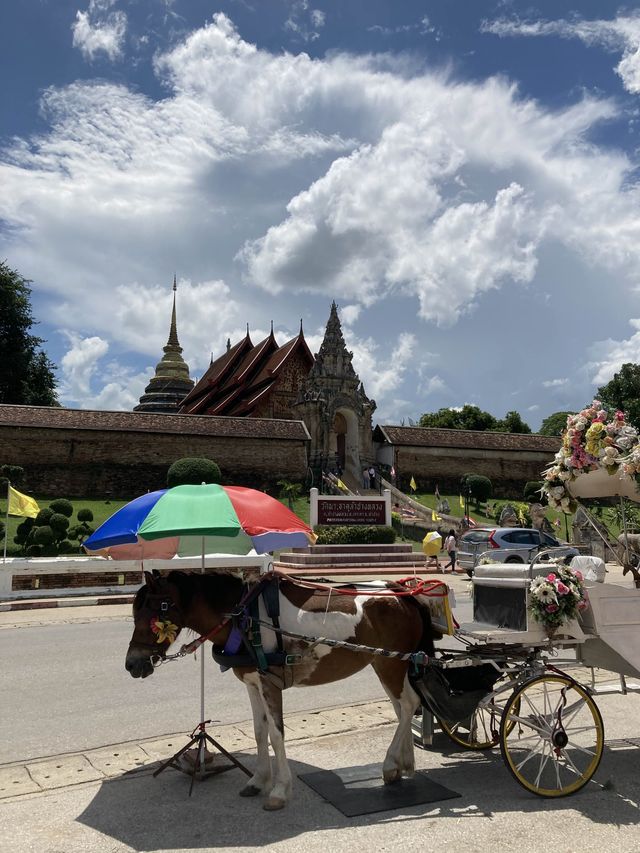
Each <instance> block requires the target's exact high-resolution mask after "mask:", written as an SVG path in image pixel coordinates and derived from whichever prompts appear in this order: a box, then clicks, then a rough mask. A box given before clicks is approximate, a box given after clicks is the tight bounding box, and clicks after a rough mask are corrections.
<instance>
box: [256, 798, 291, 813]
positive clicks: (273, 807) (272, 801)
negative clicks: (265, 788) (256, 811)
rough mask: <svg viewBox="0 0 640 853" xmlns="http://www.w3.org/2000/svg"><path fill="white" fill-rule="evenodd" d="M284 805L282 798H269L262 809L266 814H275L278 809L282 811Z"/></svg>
mask: <svg viewBox="0 0 640 853" xmlns="http://www.w3.org/2000/svg"><path fill="white" fill-rule="evenodd" d="M286 804H287V803H286V800H283V799H282V797H269V799H268V800H267V801H266V802H265V803H264V804H263V806H262V808H263V809H264V810H265V811H266V812H277V811H278V810H279V809H283V808H284V807H285V806H286Z"/></svg>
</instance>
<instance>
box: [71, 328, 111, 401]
mask: <svg viewBox="0 0 640 853" xmlns="http://www.w3.org/2000/svg"><path fill="white" fill-rule="evenodd" d="M67 337H68V338H69V342H70V344H71V347H70V349H69V350H68V351H67V353H66V354H65V355H64V356H63V358H62V362H61V366H62V381H61V389H60V391H61V395H62V396H64V397H65V398H70V399H74V400H84V399H86V398H87V397H88V395H89V394H90V391H91V377H92V376H93V375H94V373H95V371H96V366H97V363H98V361H100V359H101V358H102V357H103V356H105V355H106V354H107V352H108V350H109V344H108V343H107V341H104V340H102V338H99V337H97V336H94V337H91V338H81V337H79V336H78V335H75V334H74V333H73V332H67Z"/></svg>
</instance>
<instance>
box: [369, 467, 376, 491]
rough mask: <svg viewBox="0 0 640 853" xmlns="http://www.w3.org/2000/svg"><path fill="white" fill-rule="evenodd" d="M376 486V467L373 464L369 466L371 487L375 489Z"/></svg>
mask: <svg viewBox="0 0 640 853" xmlns="http://www.w3.org/2000/svg"><path fill="white" fill-rule="evenodd" d="M375 487H376V469H375V468H374V467H373V465H372V466H371V467H370V468H369V488H370V489H375Z"/></svg>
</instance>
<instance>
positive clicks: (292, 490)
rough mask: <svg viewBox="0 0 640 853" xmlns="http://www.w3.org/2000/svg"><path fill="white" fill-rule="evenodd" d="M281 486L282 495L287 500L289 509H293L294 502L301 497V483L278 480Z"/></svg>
mask: <svg viewBox="0 0 640 853" xmlns="http://www.w3.org/2000/svg"><path fill="white" fill-rule="evenodd" d="M278 485H279V486H280V497H281V498H282V499H283V500H285V499H286V501H287V504H288V506H289V509H291V510H293V502H294V501H295V500H297V499H298V498H299V497H300V493H301V492H302V486H301V485H300V483H291V482H290V481H289V480H278Z"/></svg>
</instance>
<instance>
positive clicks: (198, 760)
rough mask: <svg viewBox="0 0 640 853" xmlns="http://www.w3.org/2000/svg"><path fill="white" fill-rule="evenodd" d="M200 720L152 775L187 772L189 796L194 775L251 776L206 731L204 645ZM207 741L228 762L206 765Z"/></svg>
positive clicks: (201, 661)
mask: <svg viewBox="0 0 640 853" xmlns="http://www.w3.org/2000/svg"><path fill="white" fill-rule="evenodd" d="M204 563H205V560H204V536H203V537H202V562H201V563H200V572H201V574H204V573H205V571H204V568H205V566H204ZM199 652H200V722H199V723H198V725H197V726H196V727H195V729H194V730H193V732H192V733H191V739H190V740H189V742H188V743H187V744H186V745H185V746H183V747H182V749H180V750H178V752H176V753H175V755H172V756H171V758H170V759H169V760H168V761H164V762H163V763H162V764H161V765H160V767H158V769H157V770H156V771H155V772H154V774H153V775H154V776H157V775H158V773H162V771H163V770H166V768H167V767H173V768H174V769H175V770H180V771H181V772H182V773H188V774H189V775H190V776H191V785H190V786H189V796H191V792H192V791H193V783H194V782H195V780H196V776H197V777H198V778H199V779H206V778H207V777H208V776H217V774H218V773H224V772H225V771H226V770H233V768H234V767H237V768H238V770H242V772H243V773H245V774H246V775H247V776H249V777H250V776H251V775H252V774H251V771H250V770H248V769H247V768H246V767H245V766H244V764H243V763H242V762H241V761H238V759H237V758H236V757H235V755H232V754H231V753H230V752H227V750H226V749H225V748H224V747H223V746H222V745H221V744H219V743H218V741H217V740H214V738H212V737H211V735H210V734H209V733H208V732H207V723H210V722H211V720H205V718H204V645H203V646H200V649H199ZM207 743H210V744H211V745H212V746H213V747H214V749H216V750H218V752H220V753H222V755H224V756H225V757H226V758H228V759H229V762H230V763H229V764H222V765H211V766H209V767H207ZM192 747H193V748H194V750H195V760H194V761H193V769H185V767H184V765H183V764H181V763H180V758H181V756H182V755H183V754H184V753H185V752H187V751H188V750H189V749H191V748H192Z"/></svg>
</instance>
